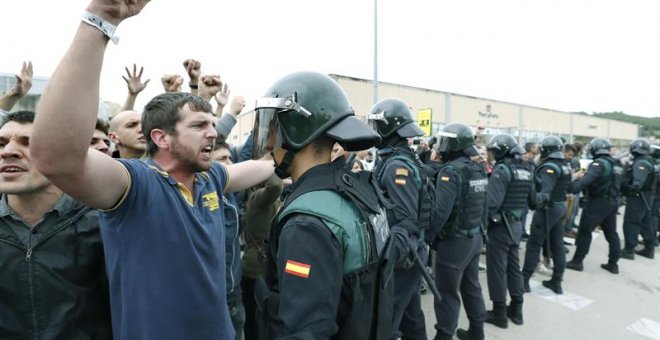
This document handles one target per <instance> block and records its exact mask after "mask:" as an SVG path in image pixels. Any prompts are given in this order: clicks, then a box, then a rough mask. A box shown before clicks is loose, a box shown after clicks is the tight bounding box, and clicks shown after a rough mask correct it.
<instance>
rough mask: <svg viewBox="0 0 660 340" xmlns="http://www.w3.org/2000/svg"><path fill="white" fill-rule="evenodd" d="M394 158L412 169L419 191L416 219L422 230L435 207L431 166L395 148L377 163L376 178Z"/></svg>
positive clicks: (379, 176) (425, 227)
mask: <svg viewBox="0 0 660 340" xmlns="http://www.w3.org/2000/svg"><path fill="white" fill-rule="evenodd" d="M394 160H400V161H403V162H404V163H406V165H408V167H409V168H410V169H411V170H412V173H413V178H414V180H415V185H416V186H417V190H418V192H419V195H418V200H417V221H418V223H419V229H420V230H421V231H422V233H423V232H424V230H426V229H428V228H429V227H430V226H431V221H432V220H433V212H434V209H435V187H434V185H433V184H434V183H433V177H434V176H433V174H432V172H433V170H432V169H433V168H432V167H427V166H425V165H424V164H422V162H421V161H420V160H419V158H417V156H416V155H415V154H413V153H412V151H411V152H410V153H407V152H406V151H404V150H401V149H398V148H396V149H395V151H394V153H393V154H392V155H390V156H389V157H387V158H385V160H384V161H383V162H382V163H381V164H380V165H379V167H378V169H377V170H376V178H378V179H379V180H380V179H381V178H382V177H383V175H384V173H385V169H386V168H387V166H388V165H389V164H390V162H392V161H394Z"/></svg>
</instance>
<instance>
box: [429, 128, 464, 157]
mask: <svg viewBox="0 0 660 340" xmlns="http://www.w3.org/2000/svg"><path fill="white" fill-rule="evenodd" d="M436 136H437V139H438V141H437V142H436V143H435V144H434V145H433V146H434V148H435V151H437V152H438V153H444V152H447V151H449V148H450V144H451V141H452V140H456V138H457V137H458V135H456V134H455V133H453V132H445V131H440V132H438V133H437V134H436Z"/></svg>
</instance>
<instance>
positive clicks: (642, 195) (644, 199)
mask: <svg viewBox="0 0 660 340" xmlns="http://www.w3.org/2000/svg"><path fill="white" fill-rule="evenodd" d="M639 196H641V197H642V201H644V206H646V210H647V211H651V206H649V202H648V201H647V200H646V196H644V193H643V192H641V191H640V192H639Z"/></svg>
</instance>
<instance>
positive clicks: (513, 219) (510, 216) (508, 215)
mask: <svg viewBox="0 0 660 340" xmlns="http://www.w3.org/2000/svg"><path fill="white" fill-rule="evenodd" d="M500 213H501V214H502V216H504V217H505V218H506V220H507V221H508V222H509V223H511V222H520V216H516V215H514V213H513V212H511V211H500ZM503 223H504V221H502V224H503Z"/></svg>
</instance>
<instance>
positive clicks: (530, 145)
mask: <svg viewBox="0 0 660 340" xmlns="http://www.w3.org/2000/svg"><path fill="white" fill-rule="evenodd" d="M534 146H536V143H533V142H527V143H525V152H531V151H532V149H533V148H534Z"/></svg>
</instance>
